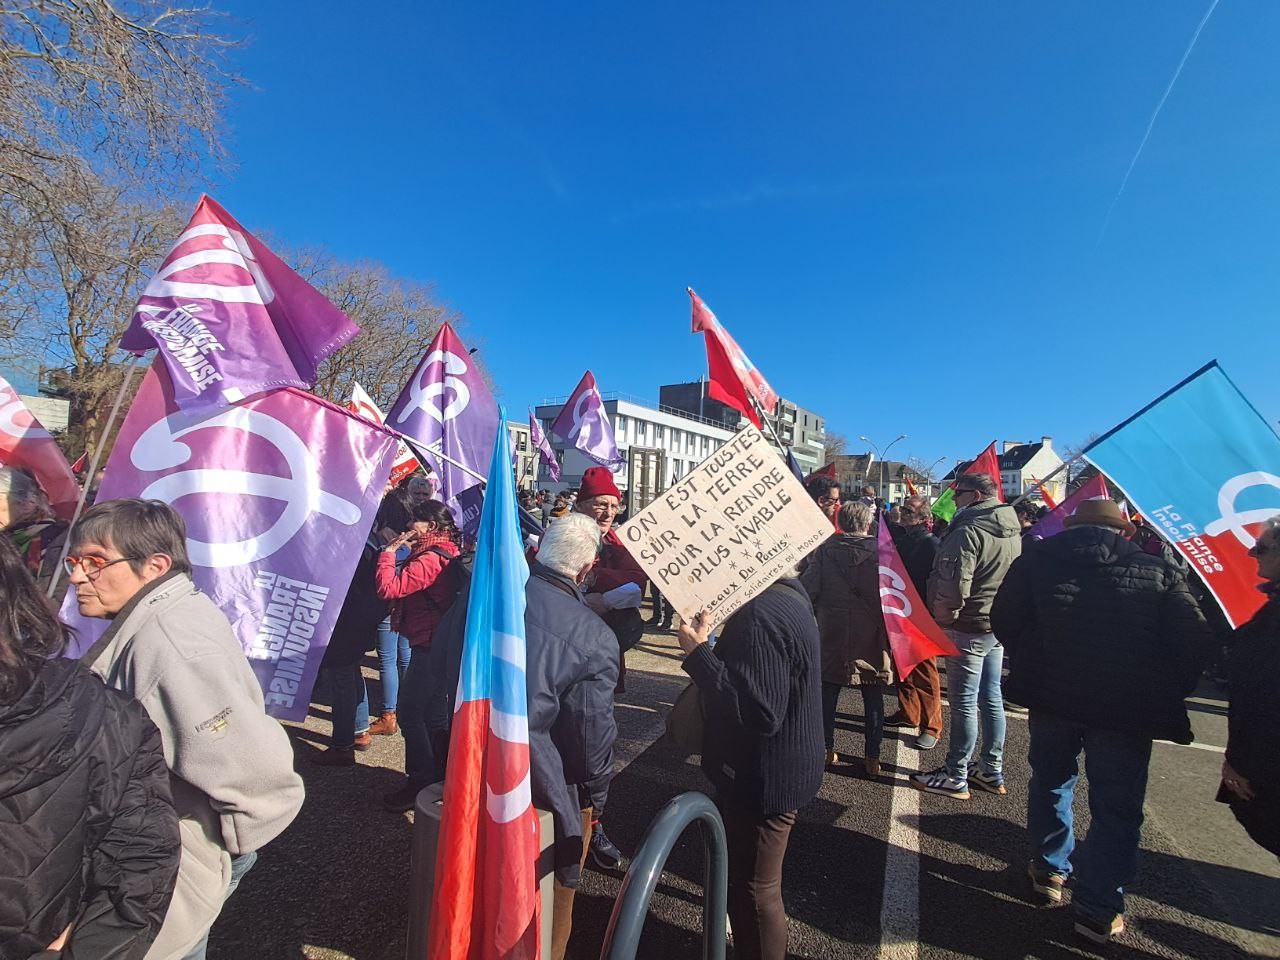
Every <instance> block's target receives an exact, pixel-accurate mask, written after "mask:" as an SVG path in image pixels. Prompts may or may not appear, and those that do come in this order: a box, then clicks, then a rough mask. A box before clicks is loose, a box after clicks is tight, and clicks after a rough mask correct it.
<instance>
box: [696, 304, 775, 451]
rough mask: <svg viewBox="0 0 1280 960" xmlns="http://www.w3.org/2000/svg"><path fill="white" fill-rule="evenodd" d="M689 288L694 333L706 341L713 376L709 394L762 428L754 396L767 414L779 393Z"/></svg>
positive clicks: (708, 360) (710, 373)
mask: <svg viewBox="0 0 1280 960" xmlns="http://www.w3.org/2000/svg"><path fill="white" fill-rule="evenodd" d="M687 290H688V293H689V299H690V300H692V301H693V332H694V333H701V334H702V335H703V337H704V338H705V340H706V342H707V371H708V373H709V375H710V378H711V382H710V384H708V388H707V393H708V394H710V395H711V397H712V398H713V399H715V400H719V401H720V402H721V403H726V404H728V405H729V406H731V407H733V408H734V409H735V410H740V411H742V414H743V415H744V416H745V417H746V418H747V419H748V420H750V421H751V422H752V423H754V424H755V425H756V426H757V427H760V426H761V423H760V416H759V414H757V413H756V411H755V408H754V407H753V406H752V405H751V401H752V399H754V400H755V401H756V403H758V404H760V406H761V408H762V409H763V410H764V412H765V413H772V412H773V410H774V408H775V407H776V406H777V405H778V395H777V394H776V393H774V392H773V388H772V387H771V386H769V383H768V381H767V380H765V378H764V376H763V375H762V374H761V373H760V371H759V370H757V369H756V365H755V364H754V363H752V362H751V361H750V360H749V359H748V358H747V355H746V354H745V353H743V352H742V348H741V347H740V346H738V344H737V342H736V341H735V340H734V339H733V337H731V336H729V331H728V330H726V329H725V328H724V327H723V326H721V325H720V321H719V320H717V319H716V315H715V314H714V313H712V312H711V310H710V309H709V308H708V307H707V305H706V304H705V303H703V302H702V301H701V300H700V299H698V295H697V294H696V293H694V292H693V287H688V288H687Z"/></svg>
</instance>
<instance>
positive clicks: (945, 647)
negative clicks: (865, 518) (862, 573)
mask: <svg viewBox="0 0 1280 960" xmlns="http://www.w3.org/2000/svg"><path fill="white" fill-rule="evenodd" d="M878 526H879V528H880V532H879V543H878V546H879V551H880V558H879V559H880V609H881V611H882V612H883V613H884V628H885V630H886V631H888V634H889V652H890V653H892V654H893V662H894V664H895V665H896V666H897V668H898V678H899V679H902V678H904V677H907V676H910V674H911V671H912V670H914V669H915V668H916V666H917V665H918V664H919V663H920V662H921V661H922V660H928V659H929V658H930V657H954V656H955V655H956V653H957V652H958V651H957V650H956V648H955V646H954V645H953V644H952V643H951V641H950V639H948V637H947V635H946V633H945V632H944V631H943V629H942V628H941V627H940V626H938V625H937V624H936V623H934V621H933V618H932V617H931V616H929V612H928V611H927V610H926V609H925V606H924V602H923V601H922V600H921V599H920V594H918V593H917V592H916V588H915V585H914V584H913V583H912V582H911V578H910V577H909V576H907V568H906V567H905V566H903V564H902V558H901V557H900V556H898V548H897V547H895V546H894V545H893V538H892V537H891V536H889V525H888V524H887V523H881V524H878Z"/></svg>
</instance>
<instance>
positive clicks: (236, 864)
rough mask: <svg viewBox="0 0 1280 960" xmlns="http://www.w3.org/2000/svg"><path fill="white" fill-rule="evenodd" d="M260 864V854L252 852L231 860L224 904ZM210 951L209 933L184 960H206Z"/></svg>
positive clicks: (205, 934)
mask: <svg viewBox="0 0 1280 960" xmlns="http://www.w3.org/2000/svg"><path fill="white" fill-rule="evenodd" d="M257 862H258V852H257V851H256V850H251V851H249V852H248V853H242V854H240V855H239V856H236V857H232V858H231V882H230V883H229V884H227V892H226V894H225V895H223V897H222V902H223V903H226V902H227V901H228V900H230V899H231V895H232V894H233V893H235V892H236V887H238V886H240V881H241V880H242V879H243V878H244V875H245V874H246V873H248V872H249V870H250V869H251V868H252V867H253V865H254V864H255V863H257ZM208 949H209V931H208V930H206V931H205V932H204V936H203V937H202V938H201V939H200V942H199V943H197V944H196V945H195V946H194V947H192V948H191V952H190V953H188V954H187V955H186V956H185V957H183V958H182V960H204V958H205V953H206V952H207V951H208Z"/></svg>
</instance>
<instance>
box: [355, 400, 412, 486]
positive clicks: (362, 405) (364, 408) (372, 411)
mask: <svg viewBox="0 0 1280 960" xmlns="http://www.w3.org/2000/svg"><path fill="white" fill-rule="evenodd" d="M347 409H348V410H350V411H351V412H352V413H354V414H356V415H358V416H361V417H364V418H365V419H366V420H368V421H370V422H371V423H376V424H377V425H378V426H382V425H383V424H384V423H385V422H386V419H387V418H386V417H384V416H383V415H382V411H381V410H379V409H378V405H377V404H376V403H374V402H373V397H371V396H369V394H368V392H367V391H366V390H365V388H364V387H362V386H360V384H359V383H357V382H356V381H355V380H352V381H351V399H350V400H348V401H347ZM417 469H418V458H417V457H415V456H414V455H413V451H412V450H410V449H409V445H408V444H407V443H405V442H404V441H403V440H401V441H400V445H399V446H398V447H396V462H395V464H394V465H393V466H392V467H391V480H390V483H392V484H393V485H394V484H398V483H399V482H400V481H401V480H403V479H404V478H405V477H407V476H409V475H410V474H411V473H413V472H414V471H415V470H417Z"/></svg>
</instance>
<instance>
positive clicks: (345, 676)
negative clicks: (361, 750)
mask: <svg viewBox="0 0 1280 960" xmlns="http://www.w3.org/2000/svg"><path fill="white" fill-rule="evenodd" d="M321 672H322V673H323V674H324V675H325V678H326V679H327V681H328V686H329V706H330V709H331V710H332V717H333V731H332V733H331V735H330V740H329V742H330V743H331V744H332V745H333V746H335V747H349V746H351V745H352V744H353V743H355V740H356V734H358V733H367V732H368V730H369V693H368V691H367V690H365V686H364V674H362V673H361V672H360V664H358V663H353V664H351V665H350V666H345V667H323V668H322V669H321Z"/></svg>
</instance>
